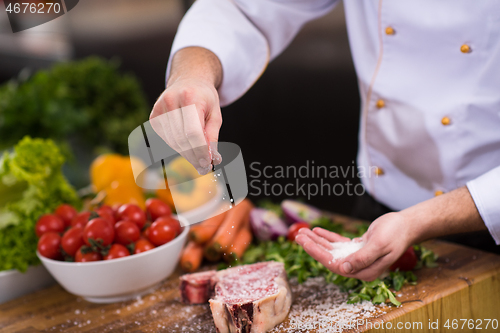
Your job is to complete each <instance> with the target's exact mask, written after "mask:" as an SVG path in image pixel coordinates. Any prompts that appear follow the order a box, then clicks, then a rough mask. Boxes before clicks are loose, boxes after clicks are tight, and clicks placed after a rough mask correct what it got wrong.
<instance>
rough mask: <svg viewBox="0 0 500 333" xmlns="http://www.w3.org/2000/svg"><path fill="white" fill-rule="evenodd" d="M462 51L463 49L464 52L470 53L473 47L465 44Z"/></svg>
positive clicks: (461, 49)
mask: <svg viewBox="0 0 500 333" xmlns="http://www.w3.org/2000/svg"><path fill="white" fill-rule="evenodd" d="M460 51H462V53H470V51H471V48H470V46H469V45H467V44H464V45H462V46H460Z"/></svg>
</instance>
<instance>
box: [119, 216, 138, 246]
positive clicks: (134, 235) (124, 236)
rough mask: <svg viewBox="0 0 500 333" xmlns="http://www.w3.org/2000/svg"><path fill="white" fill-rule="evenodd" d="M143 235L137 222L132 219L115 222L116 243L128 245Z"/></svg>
mask: <svg viewBox="0 0 500 333" xmlns="http://www.w3.org/2000/svg"><path fill="white" fill-rule="evenodd" d="M140 237H141V231H140V230H139V227H138V226H137V224H135V223H134V222H131V221H120V222H118V223H117V224H115V243H118V244H121V245H128V244H130V243H134V242H135V241H136V240H138V239H139V238H140Z"/></svg>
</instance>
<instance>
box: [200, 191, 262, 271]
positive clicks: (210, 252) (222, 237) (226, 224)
mask: <svg viewBox="0 0 500 333" xmlns="http://www.w3.org/2000/svg"><path fill="white" fill-rule="evenodd" d="M252 208H253V204H252V202H251V201H250V200H248V199H245V200H243V201H242V202H240V203H239V204H237V205H235V206H234V207H233V208H231V209H230V210H229V211H228V212H227V215H226V217H225V219H224V221H222V224H221V225H220V227H219V229H218V230H217V232H216V233H215V235H214V237H213V238H212V240H210V242H209V243H208V244H207V246H206V247H205V258H207V259H208V260H211V261H217V260H219V259H220V257H221V255H222V253H223V252H225V251H227V250H228V249H229V248H230V247H231V245H232V244H233V240H234V238H235V237H236V234H237V233H238V231H239V230H240V229H241V227H242V226H244V225H247V224H248V221H249V218H250V210H252Z"/></svg>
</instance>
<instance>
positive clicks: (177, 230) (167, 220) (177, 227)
mask: <svg viewBox="0 0 500 333" xmlns="http://www.w3.org/2000/svg"><path fill="white" fill-rule="evenodd" d="M156 221H164V222H165V223H167V224H169V225H170V226H171V227H172V228H173V229H174V231H175V236H177V235H179V234H180V233H181V225H180V223H179V221H178V220H176V219H174V218H173V217H172V216H162V217H159V218H157V219H156ZM156 221H155V222H156Z"/></svg>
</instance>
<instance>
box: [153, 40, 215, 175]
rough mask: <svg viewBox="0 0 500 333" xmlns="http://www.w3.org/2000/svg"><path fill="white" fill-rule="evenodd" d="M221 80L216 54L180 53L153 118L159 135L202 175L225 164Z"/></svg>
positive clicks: (189, 50)
mask: <svg viewBox="0 0 500 333" xmlns="http://www.w3.org/2000/svg"><path fill="white" fill-rule="evenodd" d="M221 79H222V67H221V64H220V62H219V59H218V58H217V56H216V55H215V54H213V53H212V52H210V51H208V50H206V49H204V48H200V47H188V48H184V49H182V50H179V51H178V52H177V53H176V54H175V55H174V58H173V59H172V67H171V74H170V77H169V79H168V82H167V88H166V89H165V91H164V92H163V93H162V94H161V96H160V98H158V101H157V102H156V103H155V105H154V107H153V111H152V112H151V115H150V122H151V125H152V126H153V129H154V130H155V132H156V133H158V135H160V136H161V137H162V138H163V140H165V142H166V143H167V144H168V145H169V146H170V147H171V148H172V149H174V150H175V151H177V152H178V153H180V154H181V155H182V156H183V157H184V158H186V159H187V160H188V161H189V162H190V163H191V164H193V166H194V167H195V168H196V169H197V170H198V172H199V173H200V174H202V175H204V174H206V173H208V172H209V171H210V170H211V169H212V164H214V165H217V164H219V163H221V162H222V157H221V155H220V154H219V152H218V150H217V142H218V138H219V130H220V127H221V125H222V115H221V111H220V105H219V96H218V94H217V89H216V88H217V87H218V86H219V85H220V81H221ZM166 113H168V114H166ZM159 116H161V117H159ZM156 117H158V118H156ZM154 118H156V119H154Z"/></svg>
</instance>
